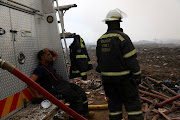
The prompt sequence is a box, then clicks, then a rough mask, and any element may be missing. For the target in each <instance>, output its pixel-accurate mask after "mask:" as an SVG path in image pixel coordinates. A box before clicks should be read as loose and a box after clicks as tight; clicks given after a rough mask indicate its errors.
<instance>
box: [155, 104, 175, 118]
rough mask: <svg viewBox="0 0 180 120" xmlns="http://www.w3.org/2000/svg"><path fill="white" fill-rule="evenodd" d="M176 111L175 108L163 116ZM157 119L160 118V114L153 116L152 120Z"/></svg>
mask: <svg viewBox="0 0 180 120" xmlns="http://www.w3.org/2000/svg"><path fill="white" fill-rule="evenodd" d="M177 109H178V108H177V107H175V108H172V109H169V110H168V111H165V112H164V114H169V113H171V112H173V111H176V110H177ZM159 117H160V114H157V115H155V116H154V117H153V119H152V120H157V119H158V118H159Z"/></svg>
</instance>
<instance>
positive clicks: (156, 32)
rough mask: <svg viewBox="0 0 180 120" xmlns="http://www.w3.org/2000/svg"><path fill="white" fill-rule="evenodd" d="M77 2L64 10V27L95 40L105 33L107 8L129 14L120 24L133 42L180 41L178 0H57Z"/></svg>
mask: <svg viewBox="0 0 180 120" xmlns="http://www.w3.org/2000/svg"><path fill="white" fill-rule="evenodd" d="M67 4H77V6H78V7H77V8H72V9H70V10H68V11H66V13H65V16H64V18H65V30H66V31H67V32H75V33H77V34H80V35H81V36H82V38H83V39H84V40H85V42H87V43H96V41H97V39H98V38H99V37H100V36H101V35H102V34H103V33H105V32H106V30H107V26H106V24H104V23H103V22H102V20H103V19H104V18H105V17H106V14H107V13H108V11H109V10H112V9H115V8H119V9H120V10H122V11H124V12H125V13H126V14H127V15H128V17H126V18H124V19H123V22H122V23H121V27H122V28H123V29H124V32H125V33H126V34H128V35H129V37H130V38H131V40H132V41H133V42H135V41H139V40H154V39H179V40H180V0H59V5H60V6H61V5H67Z"/></svg>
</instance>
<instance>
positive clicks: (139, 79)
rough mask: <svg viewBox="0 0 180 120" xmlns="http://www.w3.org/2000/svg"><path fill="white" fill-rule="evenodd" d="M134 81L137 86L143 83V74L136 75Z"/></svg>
mask: <svg viewBox="0 0 180 120" xmlns="http://www.w3.org/2000/svg"><path fill="white" fill-rule="evenodd" d="M133 81H134V82H135V83H136V85H137V86H138V85H139V84H141V75H134V76H133Z"/></svg>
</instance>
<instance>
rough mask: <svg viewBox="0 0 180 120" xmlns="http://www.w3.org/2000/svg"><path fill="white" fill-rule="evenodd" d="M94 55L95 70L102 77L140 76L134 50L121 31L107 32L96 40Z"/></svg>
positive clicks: (128, 39)
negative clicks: (95, 61)
mask: <svg viewBox="0 0 180 120" xmlns="http://www.w3.org/2000/svg"><path fill="white" fill-rule="evenodd" d="M96 55H97V63H98V66H97V68H96V70H97V71H98V72H101V74H102V75H104V76H122V75H127V74H131V73H133V74H134V75H140V74H141V71H140V66H139V63H138V61H137V59H136V57H137V55H136V49H135V48H134V46H133V44H132V42H131V40H130V38H129V37H128V35H126V34H125V33H123V32H122V30H121V29H118V30H117V29H116V30H108V31H107V32H106V33H105V34H104V35H102V36H101V37H100V38H99V39H98V41H97V48H96Z"/></svg>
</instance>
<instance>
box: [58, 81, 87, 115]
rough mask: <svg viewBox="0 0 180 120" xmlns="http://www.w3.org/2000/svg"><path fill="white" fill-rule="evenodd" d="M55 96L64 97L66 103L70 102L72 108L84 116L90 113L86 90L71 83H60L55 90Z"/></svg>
mask: <svg viewBox="0 0 180 120" xmlns="http://www.w3.org/2000/svg"><path fill="white" fill-rule="evenodd" d="M55 95H62V98H63V99H65V101H66V102H70V106H69V107H70V108H71V109H73V110H74V111H76V112H77V113H79V114H81V115H83V114H85V113H87V112H88V101H87V96H86V93H85V92H84V90H83V89H82V88H81V87H80V86H78V85H76V84H74V83H69V82H63V83H59V84H58V85H57V86H56V88H55Z"/></svg>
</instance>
